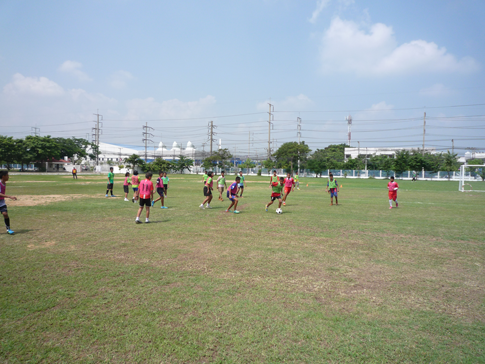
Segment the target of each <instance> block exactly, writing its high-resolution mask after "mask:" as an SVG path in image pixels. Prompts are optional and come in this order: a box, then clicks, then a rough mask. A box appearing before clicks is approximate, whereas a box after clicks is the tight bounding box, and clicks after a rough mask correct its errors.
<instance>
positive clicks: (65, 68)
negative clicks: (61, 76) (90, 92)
mask: <svg viewBox="0 0 485 364" xmlns="http://www.w3.org/2000/svg"><path fill="white" fill-rule="evenodd" d="M82 66H83V65H82V64H81V63H79V62H76V61H65V62H64V63H63V64H61V65H60V66H59V71H60V72H63V73H69V74H72V75H74V76H75V77H76V78H77V79H79V81H91V78H90V77H89V76H88V75H87V74H86V73H85V72H83V71H81V70H80V68H82Z"/></svg>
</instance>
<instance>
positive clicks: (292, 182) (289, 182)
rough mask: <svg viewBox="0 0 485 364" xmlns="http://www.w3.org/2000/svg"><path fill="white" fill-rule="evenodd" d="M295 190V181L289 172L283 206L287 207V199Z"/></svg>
mask: <svg viewBox="0 0 485 364" xmlns="http://www.w3.org/2000/svg"><path fill="white" fill-rule="evenodd" d="M294 190H295V180H294V179H293V178H292V177H291V173H290V172H288V173H287V174H286V178H285V195H284V196H283V205H284V206H286V198H287V197H288V195H289V194H290V192H291V191H294Z"/></svg>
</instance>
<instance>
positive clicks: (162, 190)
mask: <svg viewBox="0 0 485 364" xmlns="http://www.w3.org/2000/svg"><path fill="white" fill-rule="evenodd" d="M157 193H158V194H159V195H160V196H163V194H164V189H163V188H162V187H157Z"/></svg>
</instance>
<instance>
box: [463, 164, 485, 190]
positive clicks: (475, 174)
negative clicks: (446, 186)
mask: <svg viewBox="0 0 485 364" xmlns="http://www.w3.org/2000/svg"><path fill="white" fill-rule="evenodd" d="M482 177H485V165H479V164H468V165H466V164H464V165H462V166H460V183H459V185H458V190H459V191H461V192H485V182H484V181H483V178H482Z"/></svg>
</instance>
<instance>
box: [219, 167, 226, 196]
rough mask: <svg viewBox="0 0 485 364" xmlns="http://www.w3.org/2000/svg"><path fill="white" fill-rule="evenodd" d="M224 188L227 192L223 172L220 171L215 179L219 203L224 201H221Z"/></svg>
mask: <svg viewBox="0 0 485 364" xmlns="http://www.w3.org/2000/svg"><path fill="white" fill-rule="evenodd" d="M224 187H226V190H227V183H226V177H225V172H224V171H222V172H221V175H220V177H219V178H218V179H217V189H218V190H219V201H224V200H223V199H222V193H223V192H224Z"/></svg>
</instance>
